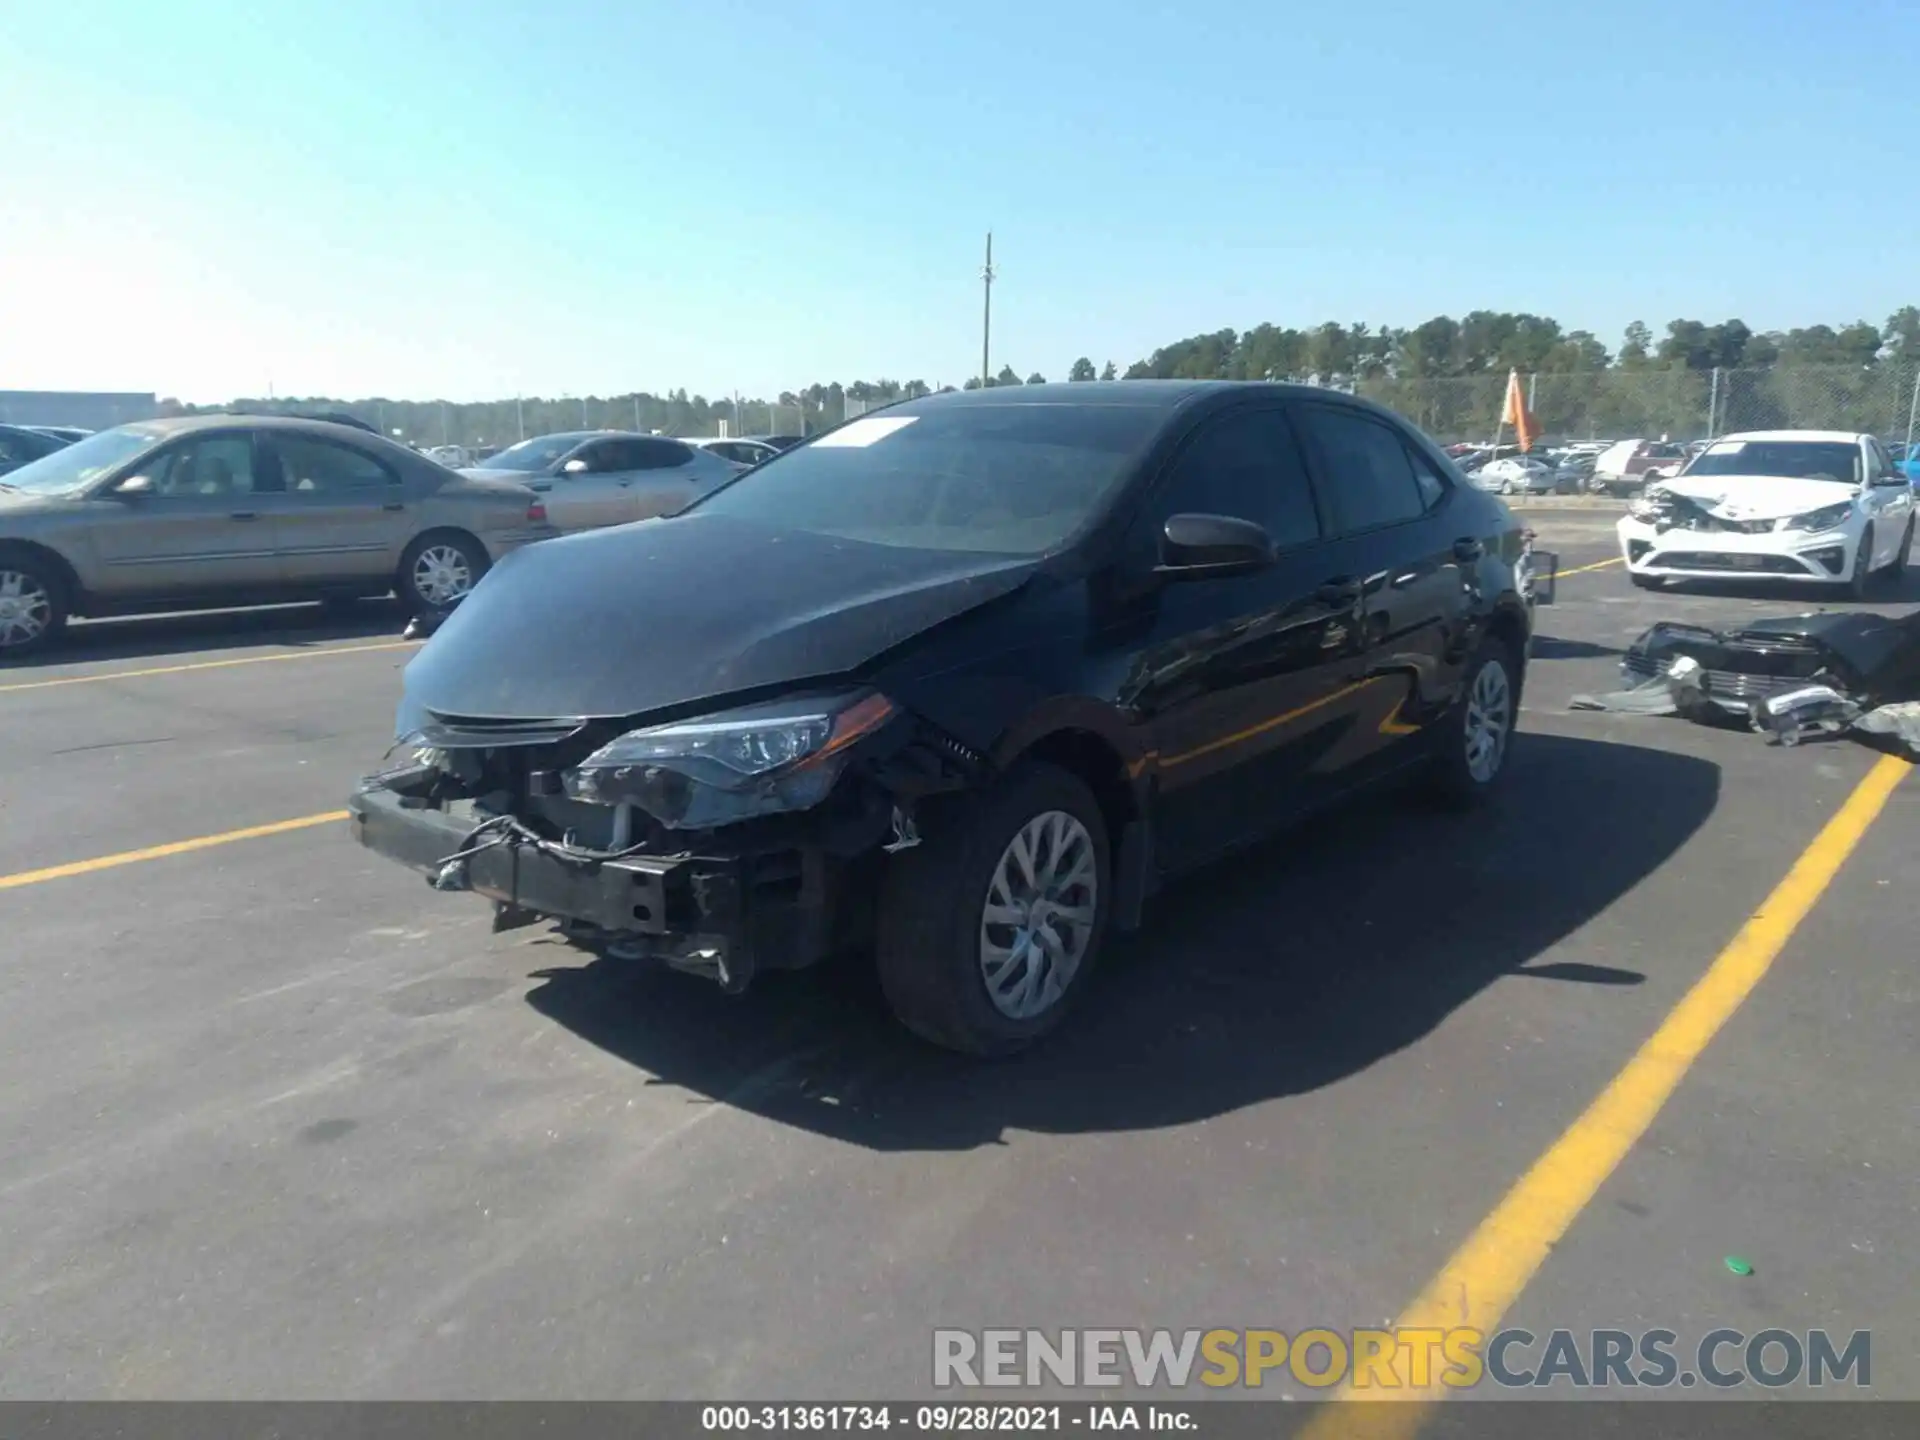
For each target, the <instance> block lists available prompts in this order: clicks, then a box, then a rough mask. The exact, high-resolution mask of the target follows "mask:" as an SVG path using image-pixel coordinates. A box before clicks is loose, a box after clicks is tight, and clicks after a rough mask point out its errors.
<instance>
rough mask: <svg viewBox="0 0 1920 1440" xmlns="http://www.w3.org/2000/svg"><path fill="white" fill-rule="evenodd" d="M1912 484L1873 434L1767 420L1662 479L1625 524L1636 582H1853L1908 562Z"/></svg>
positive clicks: (1853, 588) (1861, 588)
mask: <svg viewBox="0 0 1920 1440" xmlns="http://www.w3.org/2000/svg"><path fill="white" fill-rule="evenodd" d="M1913 527H1914V497H1913V486H1912V484H1911V482H1909V481H1908V479H1907V477H1906V476H1905V475H1903V474H1902V473H1901V472H1900V471H1899V470H1898V469H1896V468H1895V466H1894V464H1893V461H1892V460H1891V459H1890V458H1888V455H1887V451H1886V447H1885V446H1883V445H1882V444H1881V443H1880V442H1879V441H1878V440H1876V439H1875V438H1874V437H1873V436H1871V435H1853V434H1847V433H1846V432H1844V431H1837V430H1756V431H1752V432H1750V433H1747V434H1741V435H1727V436H1723V437H1722V438H1720V439H1718V440H1715V441H1714V442H1713V443H1712V444H1711V445H1709V446H1708V447H1707V448H1706V449H1705V450H1702V451H1701V452H1700V453H1699V454H1698V455H1696V456H1695V457H1694V458H1693V460H1692V461H1691V463H1689V464H1688V466H1687V468H1686V469H1685V470H1683V471H1681V472H1680V473H1679V474H1678V475H1673V476H1669V477H1667V478H1665V479H1661V480H1656V481H1654V482H1653V483H1652V484H1650V485H1648V486H1647V488H1646V491H1645V493H1644V494H1642V495H1641V496H1639V497H1638V498H1636V499H1635V500H1634V502H1633V504H1632V506H1631V508H1630V509H1629V510H1628V512H1627V517H1626V518H1625V519H1624V520H1622V521H1621V522H1620V524H1619V526H1618V530H1619V535H1620V552H1621V556H1622V558H1624V559H1625V561H1626V563H1627V573H1628V575H1629V576H1631V577H1632V580H1633V583H1634V584H1635V585H1638V586H1641V587H1643V588H1651V587H1654V586H1657V585H1659V584H1660V583H1661V582H1662V581H1663V580H1670V579H1671V580H1707V579H1727V578H1766V579H1777V580H1804V581H1810V582H1813V583H1816V584H1827V585H1844V586H1845V587H1846V588H1847V589H1848V591H1849V592H1850V593H1851V594H1853V595H1854V596H1856V597H1857V596H1860V595H1862V594H1864V593H1865V591H1866V588H1867V583H1868V581H1869V580H1870V579H1871V577H1872V576H1874V575H1876V574H1881V573H1886V574H1894V575H1897V574H1899V573H1901V572H1902V571H1903V570H1905V569H1906V564H1907V556H1908V554H1909V553H1910V551H1911V550H1912V548H1913Z"/></svg>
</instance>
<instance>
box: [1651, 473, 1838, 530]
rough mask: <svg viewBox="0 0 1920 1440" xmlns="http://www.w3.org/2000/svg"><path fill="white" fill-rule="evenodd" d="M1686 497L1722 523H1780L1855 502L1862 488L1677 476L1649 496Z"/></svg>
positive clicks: (1786, 478)
mask: <svg viewBox="0 0 1920 1440" xmlns="http://www.w3.org/2000/svg"><path fill="white" fill-rule="evenodd" d="M1660 490H1665V491H1666V492H1667V493H1668V494H1671V495H1684V496H1685V497H1686V498H1687V499H1689V500H1692V501H1695V502H1696V503H1698V504H1700V505H1702V506H1704V507H1705V508H1706V510H1707V512H1708V513H1709V514H1711V515H1713V516H1714V517H1715V518H1717V519H1720V520H1779V519H1783V518H1785V517H1786V516H1788V515H1804V514H1806V512H1807V511H1809V510H1820V509H1824V508H1825V507H1826V506H1828V505H1838V504H1839V503H1840V502H1841V501H1843V500H1851V499H1852V498H1853V497H1854V496H1855V495H1857V494H1859V493H1860V491H1859V487H1858V486H1855V485H1850V484H1848V483H1846V482H1845V481H1843V480H1802V479H1799V478H1796V477H1795V476H1792V475H1676V476H1674V477H1673V478H1672V479H1670V480H1656V481H1655V482H1654V483H1653V484H1652V485H1649V486H1648V487H1647V492H1648V494H1649V495H1651V494H1653V493H1654V492H1656V491H1660Z"/></svg>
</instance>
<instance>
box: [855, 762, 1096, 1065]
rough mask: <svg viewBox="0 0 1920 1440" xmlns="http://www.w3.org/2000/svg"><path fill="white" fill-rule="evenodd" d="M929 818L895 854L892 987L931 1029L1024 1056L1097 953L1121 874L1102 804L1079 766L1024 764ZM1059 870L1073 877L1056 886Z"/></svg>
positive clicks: (891, 865)
mask: <svg viewBox="0 0 1920 1440" xmlns="http://www.w3.org/2000/svg"><path fill="white" fill-rule="evenodd" d="M921 823H922V829H923V830H924V831H925V838H924V839H923V840H922V841H921V843H920V844H919V845H917V846H916V847H914V848H913V849H911V850H903V851H901V852H899V853H898V854H895V855H892V856H889V857H888V859H887V871H886V875H885V877H884V879H883V881H882V883H881V894H880V914H879V927H878V930H879V933H878V944H877V947H876V948H877V952H878V953H877V956H876V958H877V961H878V966H879V974H880V986H881V989H882V991H883V992H884V993H885V995H886V997H887V1004H888V1005H889V1006H890V1007H891V1008H892V1010H893V1013H894V1014H895V1016H897V1017H898V1018H899V1020H900V1022H901V1023H902V1024H903V1025H905V1026H906V1027H907V1028H908V1029H909V1030H912V1031H913V1032H914V1033H915V1034H916V1035H919V1036H920V1037H921V1038H922V1039H925V1040H930V1041H932V1042H933V1043H934V1044H935V1045H939V1046H943V1047H944V1048H946V1049H949V1050H958V1051H960V1052H962V1053H963V1054H968V1055H978V1056H999V1055H1010V1054H1013V1053H1014V1052H1015V1051H1018V1050H1022V1049H1024V1048H1026V1047H1027V1046H1029V1045H1031V1044H1033V1043H1034V1042H1035V1041H1036V1040H1039V1039H1040V1038H1041V1037H1042V1036H1044V1035H1046V1034H1048V1033H1049V1032H1051V1031H1052V1030H1053V1029H1055V1028H1056V1027H1057V1026H1058V1025H1059V1024H1060V1022H1061V1021H1063V1020H1064V1019H1065V1018H1066V1016H1067V1014H1068V1012H1069V1010H1070V1009H1071V1008H1072V1006H1073V1005H1074V1004H1075V1003H1076V1002H1077V1001H1078V999H1079V997H1080V995H1081V993H1082V992H1083V991H1084V990H1085V988H1086V984H1087V979H1088V976H1089V975H1090V974H1091V973H1092V972H1093V970H1094V968H1095V966H1096V964H1097V963H1098V961H1099V958H1100V951H1101V948H1102V946H1103V945H1104V943H1105V940H1106V931H1107V917H1108V914H1109V912H1110V910H1111V896H1112V875H1113V862H1112V856H1111V853H1110V850H1109V847H1108V837H1107V826H1106V821H1105V818H1104V817H1103V816H1102V815H1101V813H1100V805H1099V802H1098V801H1096V800H1095V799H1094V796H1093V792H1092V791H1090V790H1089V789H1088V788H1087V787H1086V785H1085V784H1084V783H1083V782H1082V781H1081V780H1080V779H1079V777H1078V776H1075V775H1073V774H1071V773H1069V772H1068V771H1065V770H1061V769H1059V768H1057V767H1055V766H1052V765H1044V764H1039V763H1036V762H1026V763H1022V764H1020V765H1019V766H1017V767H1015V768H1014V769H1013V770H1011V771H1010V772H1009V773H1008V774H1007V775H1006V776H1005V778H1004V779H1002V780H1001V781H1000V782H999V783H998V784H996V785H994V786H993V787H992V788H991V789H988V790H986V791H984V792H981V793H979V794H964V795H959V796H954V797H951V798H950V799H949V800H947V801H946V802H945V803H943V804H940V805H937V806H929V807H928V813H927V815H926V817H925V818H924V819H923V821H922V822H921ZM1022 843H1025V844H1026V845H1027V847H1028V848H1027V852H1026V853H1027V865H1026V866H1023V865H1022V864H1021V860H1020V853H1019V850H1018V848H1017V847H1018V846H1019V845H1020V844H1022ZM1029 869H1030V870H1031V872H1032V873H1033V874H1034V876H1035V877H1036V879H1037V880H1038V882H1039V883H1036V884H1029V883H1027V881H1026V875H1027V873H1028V871H1029ZM1050 875H1056V876H1057V878H1059V879H1061V880H1063V881H1064V882H1066V883H1063V884H1061V885H1059V886H1057V887H1051V888H1050V887H1049V885H1048V884H1047V877H1048V876H1050ZM1062 970H1064V971H1065V978H1064V979H1063V980H1061V979H1060V978H1059V977H1060V974H1061V972H1062ZM1023 977H1031V978H1032V980H1033V982H1034V983H1033V984H1032V985H1031V986H1025V985H1023V984H1022V983H1021V982H1022V978H1023ZM1056 981H1058V982H1059V983H1058V984H1057V986H1056V985H1055V982H1056ZM990 985H992V986H993V988H994V989H996V990H998V992H999V995H1000V998H999V999H998V1000H996V998H995V995H994V993H992V992H991V991H990ZM1023 1000H1024V1001H1026V1002H1028V1003H1026V1004H1024V1005H1023V1003H1022V1002H1023Z"/></svg>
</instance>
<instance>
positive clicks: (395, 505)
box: [380, 500, 407, 510]
mask: <svg viewBox="0 0 1920 1440" xmlns="http://www.w3.org/2000/svg"><path fill="white" fill-rule="evenodd" d="M380 508H381V509H382V510H404V509H406V508H407V507H406V506H405V505H404V504H403V503H401V502H400V501H398V500H389V501H388V502H387V503H386V504H384V505H382V506H381V507H380Z"/></svg>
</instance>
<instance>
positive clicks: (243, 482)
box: [143, 435, 254, 497]
mask: <svg viewBox="0 0 1920 1440" xmlns="http://www.w3.org/2000/svg"><path fill="white" fill-rule="evenodd" d="M143 473H144V474H146V475H147V476H148V477H149V478H151V479H152V481H153V493H154V494H155V495H161V496H168V497H216V496H232V495H251V494H252V493H253V492H254V477H253V437H252V436H251V435H209V436H207V437H206V438H204V439H199V440H187V441H184V442H182V443H181V444H179V445H176V446H174V447H173V448H172V449H171V450H167V451H164V452H162V453H161V454H160V455H158V456H156V457H155V458H154V459H153V460H152V461H151V462H150V463H149V464H148V465H147V466H146V467H145V468H144V471H143Z"/></svg>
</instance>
